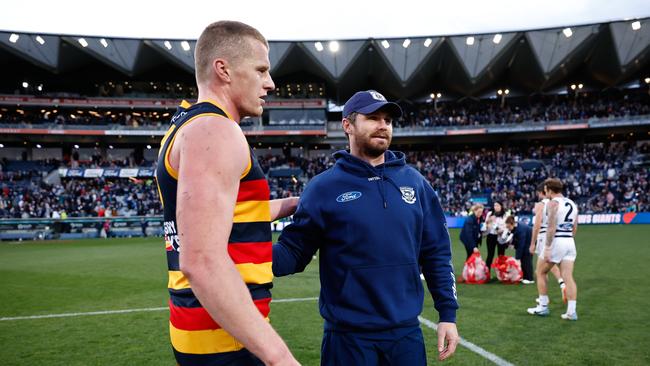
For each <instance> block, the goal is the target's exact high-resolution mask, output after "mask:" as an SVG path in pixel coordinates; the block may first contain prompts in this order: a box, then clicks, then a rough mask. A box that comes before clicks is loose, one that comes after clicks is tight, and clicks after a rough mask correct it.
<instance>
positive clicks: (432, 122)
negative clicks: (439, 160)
mask: <svg viewBox="0 0 650 366" xmlns="http://www.w3.org/2000/svg"><path fill="white" fill-rule="evenodd" d="M294 88H295V87H294ZM283 90H284V89H283ZM297 90H309V89H306V86H305V88H303V89H300V88H298V89H297ZM278 93H279V92H278ZM315 93H322V91H319V92H315ZM279 95H283V94H281V93H280V94H279ZM291 95H293V94H291ZM287 98H291V96H287ZM402 108H403V109H404V112H405V113H404V116H403V117H402V118H401V119H399V120H397V121H395V126H396V127H401V128H428V127H439V126H445V127H463V126H483V125H495V124H496V125H500V124H516V123H523V122H551V121H559V122H567V121H582V122H584V121H587V120H589V119H591V118H601V119H603V118H604V119H609V118H619V117H633V116H639V115H648V114H650V95H648V93H647V92H645V91H643V90H626V91H611V92H602V93H586V92H585V93H579V94H571V93H569V94H560V95H536V96H530V97H511V98H508V99H507V100H505V99H501V98H496V99H480V100H479V99H470V98H463V99H459V100H443V101H437V102H435V101H430V102H427V103H416V104H405V103H402ZM173 113H174V111H173V110H166V111H162V110H161V111H155V110H154V111H146V110H144V111H133V110H126V109H117V110H113V111H109V110H79V109H78V108H58V109H56V108H54V107H50V108H41V107H33V108H8V107H5V108H0V124H3V123H7V124H19V125H25V126H31V125H39V124H44V123H49V124H56V125H61V126H64V125H84V126H107V125H121V126H126V127H133V128H137V127H141V126H145V127H148V128H154V129H165V128H166V126H168V123H169V118H171V115H172V114H173ZM338 118H340V117H339V116H335V115H331V116H330V119H338ZM253 124H255V121H254V120H251V119H249V120H247V121H246V122H244V123H243V125H244V126H246V125H253Z"/></svg>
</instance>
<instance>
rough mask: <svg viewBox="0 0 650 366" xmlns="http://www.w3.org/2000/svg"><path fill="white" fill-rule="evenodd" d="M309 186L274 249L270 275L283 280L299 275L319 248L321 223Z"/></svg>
mask: <svg viewBox="0 0 650 366" xmlns="http://www.w3.org/2000/svg"><path fill="white" fill-rule="evenodd" d="M311 191H313V190H310V189H309V186H308V187H307V189H305V191H304V192H303V195H302V197H300V202H299V203H298V208H297V209H296V212H295V213H294V215H293V223H291V224H289V225H288V226H285V228H284V230H282V234H281V235H280V238H279V239H278V242H277V243H275V244H274V245H273V266H272V267H273V275H274V276H278V277H281V276H286V275H290V274H294V273H297V272H302V271H304V270H305V267H307V265H308V264H309V262H310V261H311V259H312V258H313V256H314V254H315V253H316V251H317V250H318V248H319V247H320V240H321V238H322V237H323V235H322V233H323V230H322V227H323V226H322V225H321V223H322V220H321V217H320V214H319V211H318V209H317V207H316V204H317V202H316V201H315V199H318V197H317V196H314V195H313V194H311V193H310V192H311Z"/></svg>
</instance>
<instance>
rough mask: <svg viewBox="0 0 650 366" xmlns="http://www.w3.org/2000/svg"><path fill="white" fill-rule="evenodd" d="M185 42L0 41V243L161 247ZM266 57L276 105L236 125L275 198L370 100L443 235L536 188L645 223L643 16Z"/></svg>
mask: <svg viewBox="0 0 650 366" xmlns="http://www.w3.org/2000/svg"><path fill="white" fill-rule="evenodd" d="M195 43H196V41H195V40H190V39H187V40H181V39H127V38H110V37H104V38H102V37H94V36H84V35H53V34H35V33H24V32H13V31H10V30H8V31H2V32H0V66H1V67H2V69H3V70H4V71H3V77H2V78H1V80H0V159H1V171H0V189H1V190H2V191H1V192H0V238H1V239H6V240H15V239H34V238H82V237H95V236H97V235H99V233H100V230H99V228H100V227H101V226H102V225H103V223H104V222H105V221H107V220H108V221H109V222H110V223H111V225H113V228H112V230H111V233H112V235H114V236H139V235H157V234H159V230H160V220H161V218H160V215H161V207H160V204H159V202H158V199H157V192H156V183H155V181H154V180H153V172H154V170H155V166H154V164H155V161H156V156H157V149H158V147H159V142H160V138H161V137H162V135H163V133H164V131H165V130H166V128H167V126H168V121H169V117H170V115H171V114H173V113H174V110H175V108H176V106H177V105H178V104H180V102H181V101H182V100H184V99H186V100H188V101H192V100H194V99H195V98H196V95H197V90H196V87H195V85H194V77H193V72H194V58H193V56H194V55H193V50H194V46H195ZM270 61H271V65H272V70H271V72H272V75H273V77H274V80H275V82H276V90H275V93H274V94H273V95H272V96H271V97H269V99H268V101H267V104H266V106H265V112H264V114H263V116H262V117H261V118H247V119H245V120H243V121H242V123H241V126H242V129H243V130H244V132H245V134H246V135H247V137H248V139H249V143H250V144H251V145H252V146H253V147H254V148H255V150H256V153H257V155H258V157H259V159H260V161H261V164H262V166H263V168H264V171H265V172H266V173H267V176H268V177H269V180H270V183H271V191H272V195H273V196H274V197H287V196H291V195H299V194H300V193H301V191H302V189H303V188H304V186H305V185H306V184H308V182H309V179H310V178H312V177H313V176H314V175H316V174H317V173H319V172H321V171H323V170H325V169H327V168H328V167H329V166H331V165H332V164H333V160H332V158H331V157H330V154H331V153H332V152H333V151H336V150H338V149H345V148H346V138H345V136H344V134H343V131H342V130H341V127H340V120H341V108H342V107H341V106H342V104H343V103H344V102H345V101H346V100H347V98H349V97H350V96H351V95H352V94H353V93H354V92H356V91H358V90H366V89H376V90H379V91H381V92H382V93H383V94H384V95H386V96H387V97H388V98H389V99H393V100H397V101H398V102H399V103H400V105H402V107H403V109H404V111H405V114H404V116H403V117H402V118H401V119H400V120H399V121H396V123H395V129H394V138H393V148H394V149H395V150H401V151H405V152H406V153H407V159H408V162H409V163H410V164H411V165H413V166H414V167H416V168H417V169H418V170H420V172H422V174H423V175H424V176H426V177H427V178H428V179H429V181H430V182H431V184H432V186H433V187H434V188H435V189H436V190H437V191H438V193H439V195H440V197H441V200H442V203H443V207H444V209H445V210H446V212H447V214H448V215H449V218H450V219H451V221H450V222H453V218H454V217H459V216H463V215H465V214H466V212H467V210H468V209H469V207H470V205H471V204H472V202H481V203H486V204H489V203H491V202H492V201H494V200H499V201H502V202H504V203H505V205H506V207H507V208H508V209H509V210H511V211H513V212H515V213H517V214H519V215H522V216H527V215H528V216H529V215H530V214H531V209H532V205H533V203H534V200H535V198H534V187H535V185H536V184H537V183H538V182H539V181H540V180H542V179H543V178H544V177H547V176H557V177H560V178H561V179H563V180H565V181H566V182H567V183H568V192H567V193H568V194H569V196H571V197H574V198H575V200H576V202H578V204H579V206H580V212H581V213H584V214H619V215H621V217H622V215H624V214H625V213H629V212H644V211H645V212H650V199H649V197H648V192H650V185H649V183H648V182H649V180H650V19H649V18H644V19H637V20H633V21H620V22H610V23H602V24H589V25H580V26H566V27H560V28H553V29H537V30H529V31H520V32H509V33H492V34H471V35H469V34H468V35H453V36H434V35H432V36H429V37H427V36H424V37H412V38H405V37H402V38H389V39H356V40H354V39H353V40H343V41H340V40H339V41H335V40H325V39H323V40H313V41H293V42H292V41H270ZM585 220H587V219H585ZM622 220H623V219H622V218H619V219H618V221H617V223H618V222H622ZM614 221H616V220H615V219H614ZM452 226H453V224H452Z"/></svg>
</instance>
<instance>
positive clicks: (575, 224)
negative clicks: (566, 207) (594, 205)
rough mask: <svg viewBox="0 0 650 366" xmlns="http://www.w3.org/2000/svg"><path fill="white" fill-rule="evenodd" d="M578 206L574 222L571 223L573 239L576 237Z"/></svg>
mask: <svg viewBox="0 0 650 366" xmlns="http://www.w3.org/2000/svg"><path fill="white" fill-rule="evenodd" d="M578 214H579V212H578V206H576V222H574V223H573V237H574V238H575V237H576V233H577V232H578Z"/></svg>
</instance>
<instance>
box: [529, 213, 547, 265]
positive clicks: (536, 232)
mask: <svg viewBox="0 0 650 366" xmlns="http://www.w3.org/2000/svg"><path fill="white" fill-rule="evenodd" d="M543 205H544V204H543V203H541V202H537V203H536V204H535V209H534V212H535V221H534V222H533V235H532V236H531V238H530V248H529V251H530V253H531V254H532V253H534V252H535V246H537V236H538V235H539V229H540V228H541V227H542V208H543V207H542V206H543Z"/></svg>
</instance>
